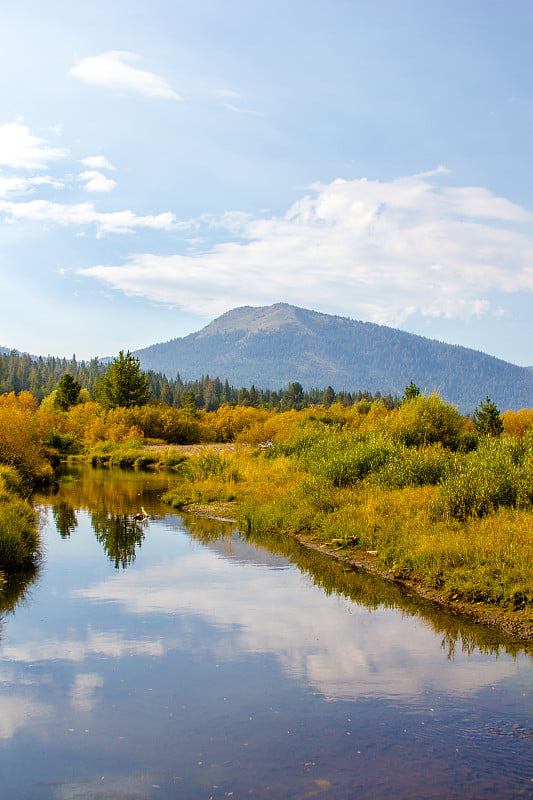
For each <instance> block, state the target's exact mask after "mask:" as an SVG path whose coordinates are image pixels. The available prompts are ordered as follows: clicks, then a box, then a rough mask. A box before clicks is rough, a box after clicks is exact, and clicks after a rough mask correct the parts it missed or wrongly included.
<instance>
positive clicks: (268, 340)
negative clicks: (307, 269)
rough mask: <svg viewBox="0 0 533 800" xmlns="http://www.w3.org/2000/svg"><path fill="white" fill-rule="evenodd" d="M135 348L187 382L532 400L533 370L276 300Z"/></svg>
mask: <svg viewBox="0 0 533 800" xmlns="http://www.w3.org/2000/svg"><path fill="white" fill-rule="evenodd" d="M136 355H137V356H138V357H139V359H140V361H141V366H142V367H143V369H153V370H155V371H156V372H157V371H160V372H163V373H165V374H167V375H168V376H169V377H173V376H175V375H176V373H177V372H179V373H180V375H181V377H182V378H183V379H185V380H195V379H197V378H199V377H200V376H201V375H202V374H203V375H205V374H209V375H211V376H212V377H216V376H218V377H220V378H222V379H225V378H227V379H228V380H229V381H230V382H231V383H233V384H234V385H236V386H250V385H251V384H252V383H253V384H255V385H256V386H259V387H261V388H262V389H279V388H282V387H283V386H285V385H287V384H288V383H291V382H294V381H299V382H300V383H301V384H302V385H303V386H304V387H305V388H314V387H316V388H322V389H324V388H325V387H326V386H328V384H329V385H330V386H332V387H333V388H334V389H335V391H340V390H343V389H344V390H346V391H357V390H359V389H360V390H362V391H364V390H368V391H370V392H372V393H375V392H376V391H380V392H382V393H383V394H387V393H391V394H395V393H396V394H400V395H401V394H402V392H403V391H404V389H405V387H406V386H407V385H408V384H409V382H410V381H411V380H413V381H414V382H415V383H416V384H417V386H420V388H421V389H422V391H427V392H431V391H433V390H436V391H438V392H440V393H441V394H442V395H443V397H445V398H446V399H447V400H449V401H451V402H452V403H456V404H457V405H458V406H459V407H460V409H461V410H463V411H466V412H468V413H471V412H472V411H473V409H474V407H475V406H476V405H477V404H478V403H479V402H480V400H481V399H482V398H483V397H484V396H485V395H489V396H490V397H491V398H492V400H493V401H494V402H495V403H496V404H497V405H498V406H499V407H500V408H502V409H510V408H513V409H518V408H524V407H528V408H530V407H531V404H532V402H533V372H532V371H531V370H529V369H526V368H524V367H518V366H516V365H514V364H508V363H507V362H505V361H501V360H500V359H497V358H494V356H489V355H487V354H486V353H480V352H478V351H476V350H470V349H469V348H466V347H459V346H457V345H449V344H445V343H444V342H436V341H434V340H431V339H426V338H424V337H422V336H417V335H415V334H412V333H407V332H406V331H400V330H397V329H395V328H389V327H387V326H385V325H377V324H375V323H372V322H358V321H356V320H351V319H349V318H347V317H338V316H333V315H329V314H323V313H320V312H318V311H311V310H309V309H305V308H298V307H297V306H292V305H289V304H288V303H275V304H274V305H271V306H260V307H254V306H242V307H241V308H235V309H233V310H232V311H227V312H226V313H225V314H222V316H220V317H218V319H215V320H214V321H213V322H211V323H210V324H209V325H207V326H206V327H205V328H203V329H202V330H200V331H198V332H197V333H191V334H189V336H186V337H184V338H183V339H173V340H172V341H170V342H163V343H161V344H157V345H152V346H151V347H147V348H145V349H144V350H138V351H137V352H136Z"/></svg>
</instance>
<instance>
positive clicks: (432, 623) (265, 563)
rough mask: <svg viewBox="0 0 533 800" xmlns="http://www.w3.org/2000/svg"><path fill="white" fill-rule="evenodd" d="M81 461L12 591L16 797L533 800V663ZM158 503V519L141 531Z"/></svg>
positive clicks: (11, 724)
mask: <svg viewBox="0 0 533 800" xmlns="http://www.w3.org/2000/svg"><path fill="white" fill-rule="evenodd" d="M173 480H174V478H173V476H172V474H171V473H153V472H134V471H131V472H127V471H119V470H97V469H90V468H78V469H75V470H74V469H73V470H71V471H70V472H68V473H65V474H64V475H63V476H62V478H61V481H60V486H59V489H58V490H57V492H55V493H50V494H47V495H44V494H43V495H39V496H38V497H37V498H36V502H37V504H38V507H39V509H40V512H41V515H42V531H43V537H44V543H45V547H44V557H43V561H42V564H41V565H40V568H39V569H38V572H37V574H36V575H34V576H28V577H27V578H26V580H25V581H19V582H18V583H17V584H16V585H15V584H10V585H9V586H8V587H7V589H6V591H5V592H4V597H3V600H2V602H3V605H2V613H1V617H0V764H1V778H0V796H1V798H2V800H141V798H142V799H144V798H161V799H162V800H165V799H166V798H187V799H188V798H191V799H192V800H195V799H196V798H205V800H209V799H210V798H212V799H213V800H219V798H229V797H231V798H233V799H234V800H240V798H311V797H312V798H335V799H336V800H337V798H339V799H340V800H342V799H343V798H361V799H362V800H367V799H368V800H381V798H387V800H390V798H391V797H393V798H394V800H402V799H403V798H405V800H415V799H416V798H421V799H424V800H427V799H429V798H435V799H437V798H438V800H442V799H443V798H446V800H449V799H451V798H461V800H469V799H470V798H472V800H473V799H474V798H476V799H477V798H505V800H512V798H533V758H532V756H533V706H532V697H533V673H532V665H533V660H532V657H531V652H529V653H528V652H526V651H525V650H524V648H523V647H522V646H520V645H518V644H516V643H513V642H512V641H510V640H506V639H505V638H503V637H502V635H501V634H497V633H496V632H494V631H490V630H488V629H484V628H482V627H480V626H476V625H472V624H470V623H468V622H466V621H464V620H462V619H460V618H459V617H456V616H453V615H450V614H446V613H443V612H442V611H439V610H437V609H436V608H434V607H433V606H432V605H431V604H429V603H423V602H420V601H418V600H416V598H412V597H409V596H408V595H407V594H406V593H404V592H402V591H400V590H399V589H398V588H396V587H395V586H393V585H389V584H388V583H386V582H384V581H382V580H381V579H379V578H377V577H373V576H369V575H367V574H365V573H364V572H360V571H357V570H347V569H345V568H344V567H343V566H342V564H338V563H335V562H333V561H332V560H331V559H329V558H328V557H327V556H324V555H323V554H320V553H316V552H312V551H309V550H307V549H305V548H303V547H302V546H300V545H299V544H298V543H296V542H294V541H293V540H292V539H286V538H284V537H255V538H253V537H252V538H251V537H249V536H247V535H245V534H240V533H239V532H238V531H237V530H236V529H235V526H233V525H231V524H229V523H221V522H214V521H211V520H205V519H201V518H192V517H187V516H179V515H177V514H174V513H171V512H170V511H169V509H168V508H167V507H166V506H164V504H163V503H162V502H161V500H160V495H161V492H162V490H163V489H164V488H165V487H166V486H168V485H171V484H172V482H173ZM141 506H144V507H145V508H146V511H147V512H148V515H149V516H148V519H147V520H146V521H145V522H137V521H135V520H134V519H133V515H134V514H135V512H137V511H139V510H140V508H141Z"/></svg>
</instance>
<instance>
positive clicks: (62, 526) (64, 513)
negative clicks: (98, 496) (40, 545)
mask: <svg viewBox="0 0 533 800" xmlns="http://www.w3.org/2000/svg"><path fill="white" fill-rule="evenodd" d="M52 514H53V515H54V520H55V523H56V528H57V530H58V531H59V535H60V536H61V538H62V539H68V538H69V537H70V534H71V533H72V531H74V530H76V528H77V527H78V518H77V516H76V512H75V510H74V509H73V507H72V506H71V505H70V503H66V502H65V501H64V500H62V501H61V502H59V503H57V504H56V505H53V506H52Z"/></svg>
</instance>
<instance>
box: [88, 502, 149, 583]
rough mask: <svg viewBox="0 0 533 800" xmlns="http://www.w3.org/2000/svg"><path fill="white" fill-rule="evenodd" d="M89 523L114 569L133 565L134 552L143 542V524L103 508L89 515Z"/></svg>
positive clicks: (125, 515)
mask: <svg viewBox="0 0 533 800" xmlns="http://www.w3.org/2000/svg"><path fill="white" fill-rule="evenodd" d="M91 523H92V526H93V528H94V533H95V535H96V538H97V540H98V541H99V542H100V544H101V545H102V547H103V548H104V550H105V552H106V554H107V557H108V558H109V560H110V561H111V563H112V564H113V566H114V567H115V569H119V568H120V567H122V569H125V568H126V567H127V566H128V565H129V564H133V562H134V561H135V555H136V550H137V548H139V547H141V545H142V543H143V541H144V537H145V532H144V527H145V523H143V522H137V520H135V519H134V518H133V517H132V516H130V515H129V514H113V513H111V512H109V511H108V510H107V509H106V508H105V506H100V507H99V508H97V509H96V510H95V511H93V512H92V513H91Z"/></svg>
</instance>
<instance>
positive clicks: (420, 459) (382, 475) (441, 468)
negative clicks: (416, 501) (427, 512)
mask: <svg viewBox="0 0 533 800" xmlns="http://www.w3.org/2000/svg"><path fill="white" fill-rule="evenodd" d="M450 460H451V456H450V451H449V450H446V449H445V448H443V447H441V446H440V445H433V446H431V447H424V448H420V449H415V448H412V447H405V448H402V449H398V450H397V451H396V452H394V453H393V454H392V456H391V458H389V459H388V460H387V462H386V463H385V464H384V465H383V466H382V468H381V469H380V470H379V472H377V473H375V474H373V475H372V476H370V477H369V481H370V482H371V483H376V484H377V485H379V486H381V487H383V488H389V489H403V488H404V487H405V486H435V485H436V484H438V483H440V482H441V481H442V480H443V478H444V477H445V476H446V475H447V473H448V470H449V467H450Z"/></svg>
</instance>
